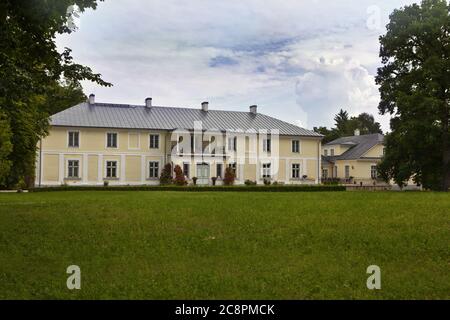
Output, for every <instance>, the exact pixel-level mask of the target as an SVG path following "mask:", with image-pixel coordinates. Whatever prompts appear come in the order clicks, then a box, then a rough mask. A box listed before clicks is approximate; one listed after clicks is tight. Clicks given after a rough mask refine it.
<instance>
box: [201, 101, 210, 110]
mask: <svg viewBox="0 0 450 320" xmlns="http://www.w3.org/2000/svg"><path fill="white" fill-rule="evenodd" d="M208 105H209V103H208V102H206V101H205V102H202V111H205V112H207V111H208Z"/></svg>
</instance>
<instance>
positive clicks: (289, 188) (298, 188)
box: [30, 185, 346, 192]
mask: <svg viewBox="0 0 450 320" xmlns="http://www.w3.org/2000/svg"><path fill="white" fill-rule="evenodd" d="M345 190H346V188H345V186H324V185H314V186H308V185H283V186H282V185H279V186H273V185H272V186H234V187H226V186H216V187H213V186H205V187H203V188H194V187H188V186H185V187H178V186H173V185H172V186H111V187H105V188H104V187H98V186H64V187H41V188H31V189H30V192H48V191H191V192H204V191H208V192H211V191H217V192H227V191H230V192H315V191H345Z"/></svg>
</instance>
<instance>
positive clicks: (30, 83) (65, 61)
mask: <svg viewBox="0 0 450 320" xmlns="http://www.w3.org/2000/svg"><path fill="white" fill-rule="evenodd" d="M74 4H76V5H78V7H79V8H80V10H81V11H84V10H86V9H87V8H93V9H95V8H96V6H97V1H96V0H35V1H16V0H3V1H2V2H1V3H0V66H1V68H0V111H1V112H3V113H4V114H5V115H6V119H7V121H8V122H9V127H10V128H11V132H12V135H11V141H10V142H11V144H12V145H13V150H12V152H11V153H10V154H9V156H8V160H9V161H11V162H12V163H13V166H12V169H11V170H10V172H9V175H8V177H7V178H6V182H5V183H6V184H7V185H8V186H14V185H16V184H17V183H18V182H19V181H20V180H21V179H24V180H25V181H26V182H27V183H28V184H30V182H31V181H33V180H34V179H33V177H34V172H35V170H34V165H35V156H36V151H37V144H38V142H39V139H41V138H42V137H44V136H45V135H46V134H47V130H48V119H49V115H50V114H52V113H54V112H57V111H60V110H62V109H64V108H66V107H68V106H70V105H68V104H69V103H70V104H72V103H73V102H75V101H76V102H77V103H78V102H80V100H81V99H82V95H81V93H82V92H81V85H80V81H82V80H90V81H94V82H96V83H98V84H100V85H104V86H110V85H111V84H109V83H107V82H105V81H103V80H102V79H101V76H100V74H95V73H93V72H92V70H91V69H90V68H89V67H86V66H82V65H79V64H76V63H74V62H73V58H72V57H71V51H70V49H69V48H65V49H64V51H63V52H58V50H57V46H56V43H55V37H56V35H57V34H59V33H70V32H72V31H73V30H72V29H71V28H70V27H69V26H68V21H69V19H70V18H71V14H67V9H68V7H69V6H70V5H74Z"/></svg>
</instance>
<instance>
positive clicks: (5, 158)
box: [0, 112, 12, 186]
mask: <svg viewBox="0 0 450 320" xmlns="http://www.w3.org/2000/svg"><path fill="white" fill-rule="evenodd" d="M11 135H12V134H11V128H10V127H9V122H8V121H7V119H6V116H5V115H4V114H2V113H1V112H0V186H2V185H5V183H6V179H7V177H8V175H9V171H10V170H11V161H10V160H9V155H10V153H11V151H12V144H11Z"/></svg>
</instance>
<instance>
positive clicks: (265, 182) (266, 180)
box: [264, 179, 272, 186]
mask: <svg viewBox="0 0 450 320" xmlns="http://www.w3.org/2000/svg"><path fill="white" fill-rule="evenodd" d="M271 184H272V181H270V180H269V179H264V185H265V186H270V185H271Z"/></svg>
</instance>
